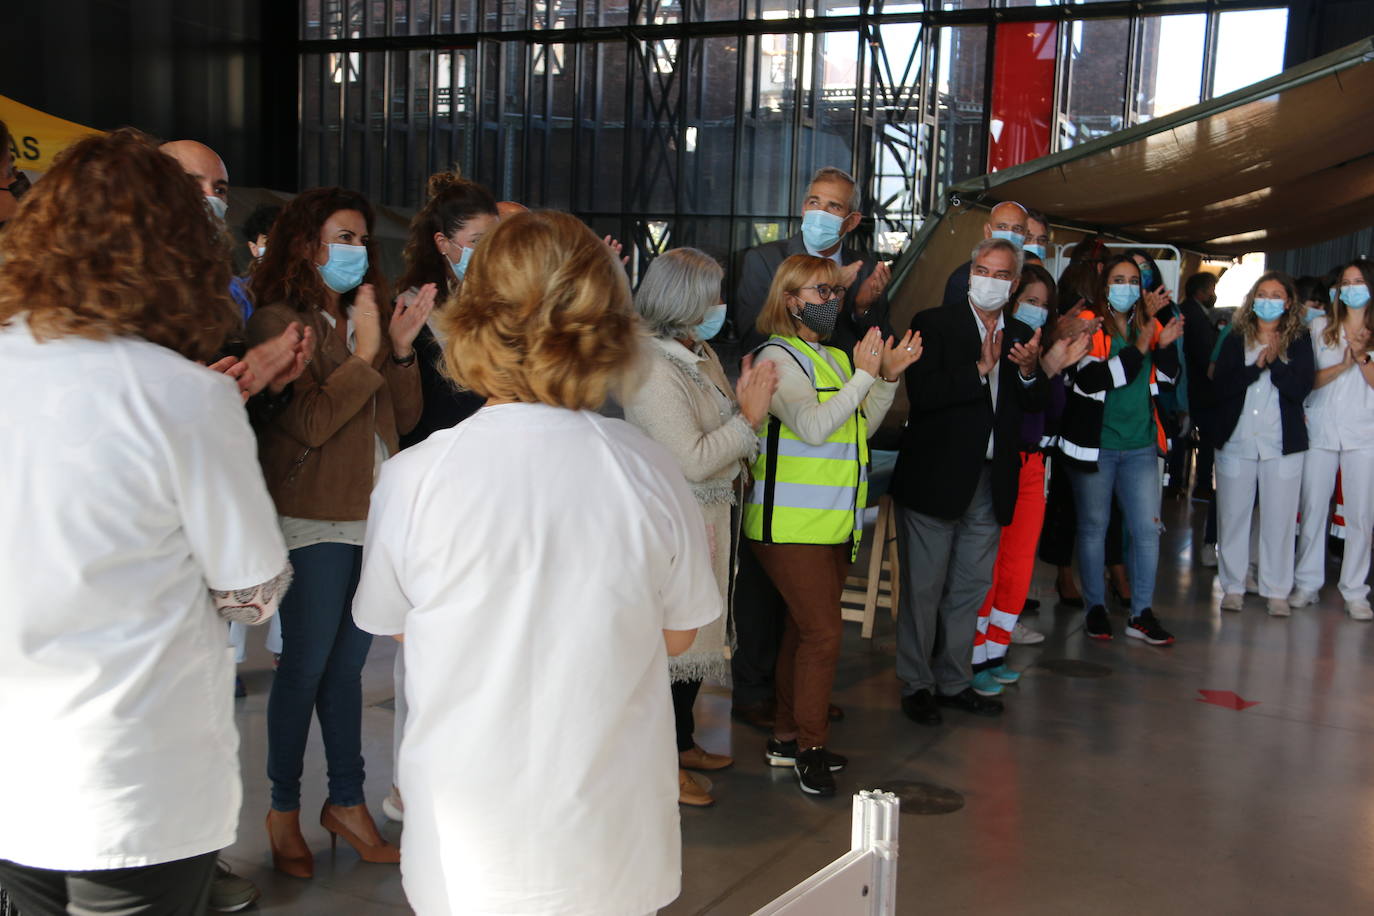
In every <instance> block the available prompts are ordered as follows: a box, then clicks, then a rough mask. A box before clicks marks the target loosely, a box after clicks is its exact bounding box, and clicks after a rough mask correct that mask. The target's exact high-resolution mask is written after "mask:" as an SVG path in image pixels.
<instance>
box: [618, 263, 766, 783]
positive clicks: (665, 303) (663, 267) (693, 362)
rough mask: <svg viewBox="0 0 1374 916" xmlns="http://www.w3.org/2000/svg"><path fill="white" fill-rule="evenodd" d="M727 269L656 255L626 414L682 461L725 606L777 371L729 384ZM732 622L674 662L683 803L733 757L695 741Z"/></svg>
mask: <svg viewBox="0 0 1374 916" xmlns="http://www.w3.org/2000/svg"><path fill="white" fill-rule="evenodd" d="M723 276H724V271H722V270H721V267H720V265H719V264H717V263H716V261H715V259H713V258H712V257H711V256H710V255H708V254H706V253H705V252H703V251H698V250H697V249H695V248H674V249H673V250H672V251H668V252H665V253H664V254H662V255H660V256H659V257H657V258H655V259H654V262H653V263H652V264H650V265H649V270H648V271H647V272H646V273H645V275H644V280H643V282H642V283H640V285H639V291H638V292H637V293H636V294H635V308H636V309H637V310H638V311H639V314H640V317H641V318H643V319H644V322H645V324H647V325H648V326H649V330H650V331H651V332H652V333H653V335H654V337H653V358H652V359H651V360H650V363H649V367H648V371H647V373H646V375H645V379H644V382H643V384H641V385H640V386H639V387H638V389H637V390H636V392H635V394H634V395H633V396H632V397H630V398H629V399H628V402H627V403H626V404H625V419H627V420H629V421H630V422H631V423H633V424H634V425H635V426H638V427H639V428H640V429H642V430H643V431H644V432H645V433H646V434H647V435H648V436H649V438H651V439H653V440H655V441H656V442H658V443H659V444H660V445H662V446H663V447H664V448H666V449H668V451H669V452H670V453H671V454H672V456H673V457H674V458H676V459H677V463H678V465H679V466H681V468H682V473H683V474H684V475H685V476H686V478H687V483H688V485H689V486H690V487H691V489H692V495H693V496H695V497H696V500H697V503H698V504H700V506H701V511H702V513H703V514H704V515H705V516H706V530H707V535H708V539H709V541H710V544H711V565H712V568H713V569H714V570H715V573H716V587H717V589H718V590H719V592H720V598H721V601H722V602H723V603H724V604H725V605H726V607H727V608H728V607H729V598H730V582H731V566H732V562H731V561H732V559H733V551H732V550H731V544H732V543H733V538H734V535H735V526H734V525H733V524H732V519H731V516H732V513H731V508H732V507H734V506H737V505H739V496H740V492H741V486H742V482H743V480H744V479H745V477H746V474H745V468H746V467H747V465H746V462H748V461H752V460H753V458H754V456H755V455H756V454H757V453H758V448H759V446H758V435H757V433H756V430H757V429H758V426H759V424H760V423H762V422H763V418H764V417H765V416H767V414H768V402H769V399H770V398H771V397H772V396H773V390H774V389H775V388H776V387H777V372H776V371H775V369H774V367H773V365H772V364H771V363H761V364H760V365H759V366H758V367H754V366H752V365H746V366H745V367H744V370H743V372H742V373H741V374H740V378H739V382H738V383H737V384H736V385H735V390H734V392H733V393H732V392H731V390H730V383H729V382H728V381H727V380H726V378H725V370H724V368H723V367H722V366H721V364H720V360H719V359H718V358H717V357H716V354H715V351H714V350H712V349H711V347H710V345H709V344H707V343H706V341H708V340H710V339H711V338H712V337H714V336H715V335H716V334H717V333H718V332H719V331H720V328H721V323H722V322H723V321H724V318H725V305H724V304H723V303H721V301H720V282H721V279H722V277H723ZM728 622H729V614H728V612H727V613H726V614H725V615H722V617H721V618H720V619H719V620H717V621H716V622H715V623H713V624H711V625H710V626H708V627H703V628H702V629H701V630H699V631H698V632H697V637H696V640H695V641H694V642H693V643H692V647H691V648H690V649H688V650H687V651H686V652H684V653H682V654H681V655H679V656H677V657H676V658H674V659H673V660H672V661H671V662H670V663H669V665H668V673H669V676H670V677H671V678H672V692H673V716H674V719H675V720H676V725H677V750H678V786H679V795H678V801H679V802H680V803H682V804H684V805H693V806H698V807H701V806H705V805H710V804H712V803H713V799H712V798H711V795H710V793H709V792H708V791H707V790H706V789H705V788H704V787H702V785H701V784H700V783H699V782H697V781H696V780H695V779H693V777H692V776H691V774H690V773H688V772H687V771H688V770H706V771H711V770H721V769H724V768H725V767H728V766H730V764H731V763H733V762H734V761H733V760H731V759H730V758H729V757H727V756H724V755H722V754H712V753H709V752H707V751H705V750H703V749H702V748H701V747H700V746H699V745H698V744H697V743H696V740H695V738H694V737H693V733H694V732H695V725H696V723H695V721H694V718H693V716H692V706H693V705H694V704H695V703H696V698H697V693H698V692H699V691H700V690H701V683H702V681H703V680H706V679H711V680H723V679H725V678H726V677H728V675H729V673H730V667H729V663H728V661H727V660H726V657H725V647H726V645H727V643H728V642H729V641H730V639H729V635H730V634H729V627H728V626H727V624H728Z"/></svg>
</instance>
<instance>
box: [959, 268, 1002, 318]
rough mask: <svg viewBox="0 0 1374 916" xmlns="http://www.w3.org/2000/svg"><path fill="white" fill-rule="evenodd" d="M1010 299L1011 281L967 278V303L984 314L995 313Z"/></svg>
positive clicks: (990, 278) (991, 278)
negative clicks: (970, 303)
mask: <svg viewBox="0 0 1374 916" xmlns="http://www.w3.org/2000/svg"><path fill="white" fill-rule="evenodd" d="M1009 298H1011V281H1010V280H999V279H997V278H996V277H980V276H977V275H976V274H975V275H974V276H972V277H969V278H968V301H969V302H972V303H973V304H974V305H975V306H977V307H978V308H980V309H982V310H983V311H985V312H995V311H997V310H998V309H1000V308H1001V307H1002V306H1004V305H1006V304H1007V300H1008V299H1009Z"/></svg>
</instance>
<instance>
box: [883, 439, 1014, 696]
mask: <svg viewBox="0 0 1374 916" xmlns="http://www.w3.org/2000/svg"><path fill="white" fill-rule="evenodd" d="M991 480H992V478H991V475H990V474H989V472H988V468H987V467H986V466H985V467H984V468H983V473H982V475H981V476H979V478H978V487H977V489H976V490H974V493H973V499H972V500H971V501H970V502H969V506H968V509H967V510H965V512H964V514H963V516H961V517H960V518H957V519H944V518H936V517H935V516H933V515H923V514H921V513H920V512H913V511H911V510H910V509H905V508H903V507H901V506H897V552H898V556H899V557H900V562H901V566H902V594H901V601H900V605H899V607H898V612H897V677H899V678H901V680H902V685H903V686H902V693H903V695H905V696H910V695H911V694H914V693H915V692H916V691H918V690H932V691H934V690H938V691H939V692H940V693H942V694H945V695H946V696H952V695H953V694H956V693H959V692H960V691H962V690H963V689H964V688H966V687H968V686H969V685H970V684H971V683H972V682H973V637H974V634H975V633H976V632H977V629H978V609H979V608H980V607H982V606H983V601H984V600H986V598H987V596H988V590H989V589H990V588H992V571H993V565H994V564H995V563H996V561H997V540H998V537H999V536H1000V535H1001V532H1002V528H1001V526H1000V525H998V524H997V516H996V514H995V513H994V512H993V508H992V482H991ZM935 485H937V483H936V482H934V481H932V486H935Z"/></svg>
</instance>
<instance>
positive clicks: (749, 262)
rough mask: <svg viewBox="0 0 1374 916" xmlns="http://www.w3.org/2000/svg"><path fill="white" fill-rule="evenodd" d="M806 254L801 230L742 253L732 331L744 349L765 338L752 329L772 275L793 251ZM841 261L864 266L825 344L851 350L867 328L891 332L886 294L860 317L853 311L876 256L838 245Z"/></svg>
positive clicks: (846, 294)
mask: <svg viewBox="0 0 1374 916" xmlns="http://www.w3.org/2000/svg"><path fill="white" fill-rule="evenodd" d="M806 253H807V251H806V243H805V242H803V241H802V237H801V234H800V233H798V234H797V235H794V236H792V237H791V238H790V239H783V240H782V241H780V242H768V243H766V244H763V245H756V246H755V247H753V248H750V249H749V250H748V251H746V252H745V253H744V264H743V265H742V266H741V268H740V280H739V286H738V287H736V289H735V303H734V305H735V330H736V332H737V333H738V334H739V336H740V339H741V340H742V341H743V342H744V349H745V351H746V352H748V351H749V350H752V349H754V347H757V346H758V345H759V344H761V343H763V341H764V335H762V334H760V333H759V332H758V331H757V330H755V328H754V322H755V321H756V320H757V319H758V317H759V312H761V311H763V303H764V302H766V301H767V300H768V287H770V286H772V285H773V274H774V273H776V272H777V269H778V266H779V265H781V264H782V262H783V261H784V260H785V259H787V258H789V257H791V256H792V255H794V254H806ZM840 260H841V261H843V262H844V264H845V266H846V267H847V266H849V265H850V264H853V263H854V262H855V261H858V260H863V262H864V266H863V267H861V268H860V269H859V276H858V279H856V280H855V281H854V285H853V286H851V287H850V288H849V291H848V292H847V293H845V296H844V309H843V310H842V311H841V312H840V317H839V320H838V321H836V322H835V332H834V333H833V334H831V335H830V339H829V340H827V341H826V343H827V344H828V345H830V346H832V347H838V348H839V349H841V350H843V351H844V352H845V353H850V352H852V351H853V349H854V345H855V344H856V343H858V342H859V340H860V339H861V338H862V337H863V336H864V334H866V333H868V329H869V328H872V327H878V328H882V331H883V334H884V335H885V336H886V335H891V333H892V328H891V327H890V326H889V325H888V323H887V312H888V304H887V295H886V294H884V295H882V296H879V297H878V299H877V301H876V302H874V303H873V304H872V305H871V306H869V308H868V311H867V312H865V313H864V314H863V315H862V316H859V315H856V314H855V305H854V303H855V300H856V298H857V297H858V295H859V287H860V286H862V285H863V282H864V281H865V280H867V279H868V278H869V276H870V275H871V274H872V273H873V268H874V267H876V266H877V265H878V261H877V259H876V258H873V257H864V256H863V255H858V254H855V253H854V252H852V251H847V250H846V249H844V248H841V249H840Z"/></svg>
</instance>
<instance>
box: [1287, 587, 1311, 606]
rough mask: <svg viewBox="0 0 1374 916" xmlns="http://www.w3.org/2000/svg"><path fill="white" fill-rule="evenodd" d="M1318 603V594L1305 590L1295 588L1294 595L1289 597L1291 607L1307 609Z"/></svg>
mask: <svg viewBox="0 0 1374 916" xmlns="http://www.w3.org/2000/svg"><path fill="white" fill-rule="evenodd" d="M1316 603H1317V593H1316V592H1309V591H1307V590H1305V589H1301V588H1295V589H1293V594H1291V595H1289V596H1288V606H1289V607H1307V606H1308V605H1309V604H1316Z"/></svg>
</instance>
